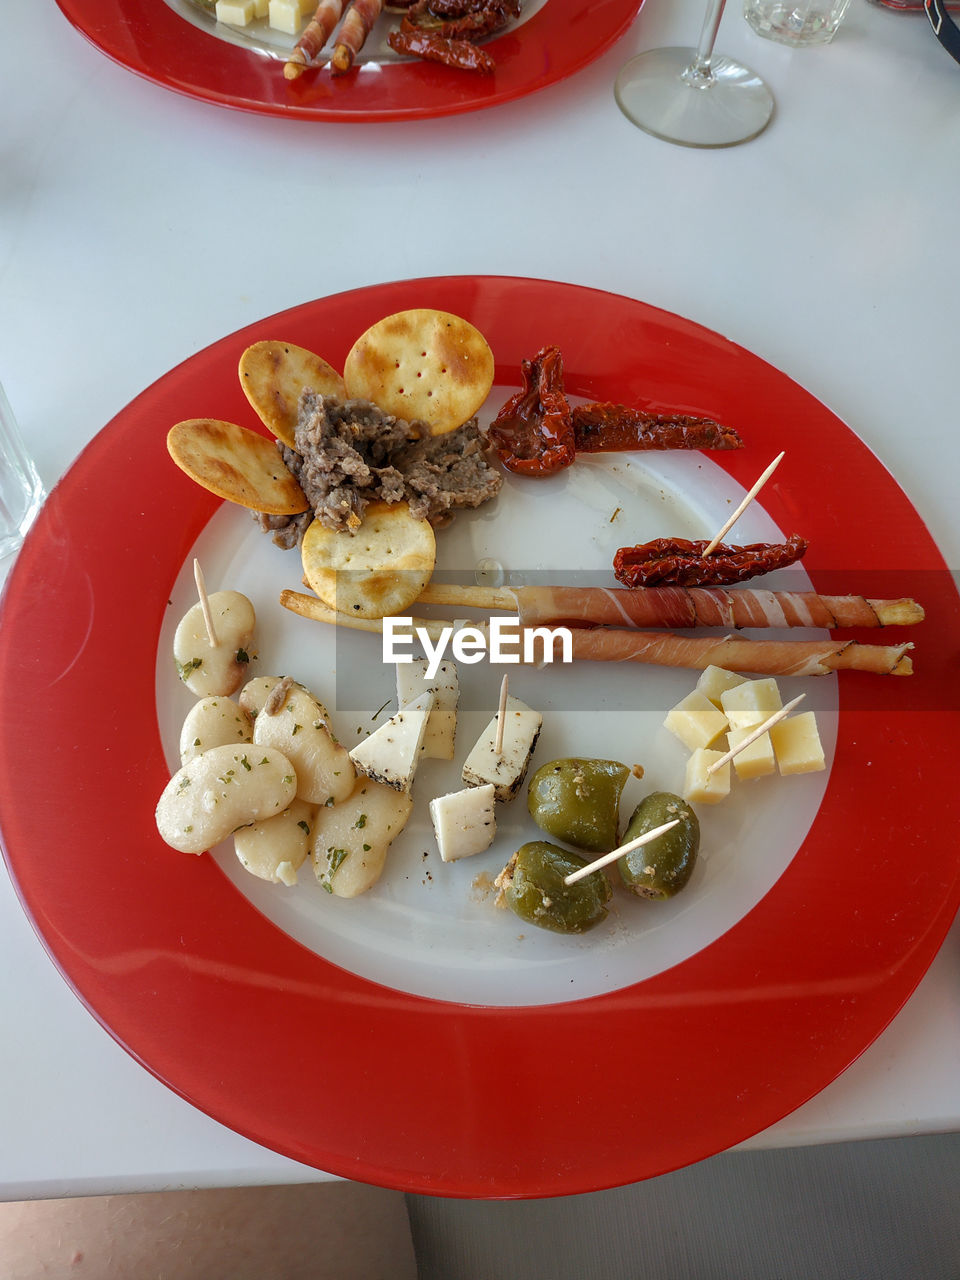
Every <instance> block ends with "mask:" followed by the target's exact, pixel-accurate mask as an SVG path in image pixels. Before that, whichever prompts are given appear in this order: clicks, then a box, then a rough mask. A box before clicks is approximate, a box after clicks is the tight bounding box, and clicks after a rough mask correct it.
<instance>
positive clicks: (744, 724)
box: [720, 676, 783, 729]
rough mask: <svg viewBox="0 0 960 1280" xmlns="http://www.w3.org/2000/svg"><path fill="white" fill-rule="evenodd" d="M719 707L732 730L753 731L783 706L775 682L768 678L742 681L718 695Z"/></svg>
mask: <svg viewBox="0 0 960 1280" xmlns="http://www.w3.org/2000/svg"><path fill="white" fill-rule="evenodd" d="M720 705H721V707H723V711H724V714H725V715H726V717H727V719H728V720H729V721H730V727H731V728H732V729H746V728H749V727H751V726H752V727H753V728H754V729H755V728H756V727H757V725H758V724H760V723H762V721H764V720H766V719H767V717H768V716H772V715H773V713H774V712H775V711H779V710H780V708H781V707H782V706H783V702H782V700H781V698H780V690H779V688H778V687H777V682H776V680H774V679H773V678H772V677H770V676H768V677H766V678H765V679H763V680H744V682H743V684H738V685H736V686H735V687H734V688H732V689H726V690H724V692H723V693H721V695H720Z"/></svg>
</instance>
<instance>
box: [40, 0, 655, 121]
mask: <svg viewBox="0 0 960 1280" xmlns="http://www.w3.org/2000/svg"><path fill="white" fill-rule="evenodd" d="M641 3H642V0H602V2H601V3H599V4H596V5H591V6H590V9H589V11H586V10H583V9H582V8H578V7H577V6H575V5H572V4H570V3H569V0H530V3H529V5H528V7H526V8H525V9H524V11H523V12H522V13H517V14H514V12H513V9H514V7H516V8H519V6H513V5H512V4H511V5H508V6H507V7H506V8H505V9H504V11H503V13H502V14H501V13H500V11H499V9H498V11H497V14H496V15H493V16H495V17H496V22H495V23H492V25H493V26H495V27H496V29H495V30H492V31H491V32H490V33H488V34H486V35H484V36H483V37H482V43H473V41H472V40H466V41H465V40H462V39H460V38H459V37H458V38H457V40H456V44H455V47H454V49H453V50H452V51H451V50H449V49H447V50H446V52H444V50H443V49H440V53H439V54H438V48H439V47H440V46H439V45H438V41H437V39H436V36H437V35H438V34H439V33H438V32H437V31H436V30H432V31H427V30H426V29H424V30H425V34H420V33H419V32H411V31H409V30H408V31H402V30H401V28H402V26H403V23H404V21H405V20H406V19H405V17H404V16H403V15H399V14H397V13H393V14H392V15H391V14H389V13H383V14H381V12H380V10H381V6H380V5H379V4H377V3H375V2H373V3H371V0H361V3H360V6H359V9H358V10H357V12H356V13H355V14H352V13H351V6H350V5H349V4H339V3H338V2H337V0H329V3H328V4H327V6H321V9H322V12H321V13H320V14H319V15H317V14H316V13H315V10H316V6H315V5H312V6H309V8H310V12H309V13H306V12H305V11H304V8H303V7H302V6H297V5H294V4H293V3H292V0H291V3H290V4H289V5H288V8H289V9H290V15H293V13H294V9H296V8H298V7H299V8H300V14H299V17H298V19H297V22H296V23H294V21H293V18H292V16H291V18H290V21H289V22H287V25H288V26H289V28H290V29H289V31H288V32H283V31H279V30H276V29H271V28H270V26H269V23H268V21H267V18H264V17H256V16H251V18H250V20H249V21H248V22H246V24H245V25H242V26H241V25H238V19H244V18H246V17H247V11H246V8H245V7H244V5H243V3H240V4H239V5H236V6H234V9H232V10H230V11H227V10H224V11H223V13H224V17H225V18H230V19H232V20H231V21H218V20H217V16H216V8H215V0H212V3H211V4H206V3H205V2H204V0H159V2H158V3H154V2H153V0H124V2H123V3H122V4H121V3H120V0H58V4H59V7H60V9H61V10H62V12H63V13H64V15H65V16H66V17H67V19H68V20H69V21H70V22H71V23H72V24H73V25H74V26H75V27H76V28H77V29H78V30H79V31H80V32H82V33H83V34H84V35H85V36H86V37H87V38H88V39H89V40H90V41H91V42H92V43H93V44H94V45H95V46H96V47H97V48H98V49H100V50H101V51H102V52H103V53H105V54H106V55H107V56H108V57H110V58H112V59H113V60H114V61H115V62H117V63H119V64H120V65H121V66H124V67H126V68H127V69H128V70H130V71H133V72H135V73H136V74H137V75H140V76H143V77H145V78H146V79H148V80H151V81H153V82H154V83H155V84H158V85H160V86H162V87H164V88H167V89H171V90H173V91H174V92H177V93H182V94H186V95H187V96H189V97H193V98H198V99H200V100H202V101H205V102H211V103H214V104H216V105H219V106H224V107H229V108H233V109H236V110H241V111H251V112H255V113H257V114H264V115H277V116H285V117H290V118H294V119H308V120H323V121H330V122H339V123H347V122H351V121H357V122H364V121H384V120H410V119H422V118H428V117H434V116H443V115H454V114H459V113H461V112H467V111H477V110H482V109H484V108H486V107H491V106H497V105H498V104H500V103H503V102H510V101H512V100H514V99H515V98H520V97H523V96H525V95H527V94H529V93H533V92H536V91H537V90H539V89H543V88H546V87H547V86H549V85H551V84H556V83H557V82H559V81H561V80H563V79H565V78H566V77H567V76H570V75H573V74H575V73H576V72H577V71H579V70H581V69H582V68H583V67H585V66H587V65H588V64H589V63H590V62H592V61H593V60H594V59H595V58H597V57H599V56H600V55H601V54H602V53H603V52H604V51H605V50H606V49H607V48H609V47H610V45H611V44H613V42H614V41H615V40H616V39H618V37H619V36H621V35H622V34H623V33H624V32H625V31H626V30H627V28H628V27H629V26H630V24H631V23H632V22H633V20H634V19H635V17H636V16H637V13H638V12H639V9H640V4H641ZM257 7H258V8H261V9H263V8H265V7H266V6H265V5H263V4H260V5H258V6H257ZM488 8H489V7H488ZM493 8H497V6H496V5H494V6H493ZM334 10H336V15H335V16H334ZM489 16H490V15H488V14H484V20H486V19H487V18H488V17H489ZM318 18H319V20H320V25H318V22H317V21H316V20H315V19H318ZM501 18H502V19H503V25H502V26H501V25H500V20H501ZM348 19H349V21H348ZM277 20H278V21H281V19H280V18H278V19H277ZM301 21H302V23H303V25H302V26H300V25H299V23H300V22H301ZM456 21H460V19H456ZM477 21H478V19H477V17H475V16H471V15H467V22H468V24H470V23H476V22H477ZM430 22H431V23H433V22H434V19H433V18H432V17H431V18H430ZM294 25H296V27H297V29H296V30H294V29H293V28H294ZM409 25H410V24H409V21H408V26H409ZM488 25H489V24H488ZM344 28H346V35H345V36H344V35H343V34H342V31H343V29H344ZM468 34H469V33H468ZM321 35H322V37H323V39H322V41H320V43H319V44H318V43H317V42H318V40H319V39H320V36H321ZM391 36H392V37H393V39H394V44H395V45H397V47H396V48H391V46H390V44H389V43H388V38H389V37H391ZM442 39H443V40H448V39H449V37H446V36H443V37H442ZM398 41H399V44H397V42H398ZM301 42H305V43H304V44H302V46H301V49H300V50H297V46H298V45H301ZM461 45H465V46H466V49H464V48H461ZM304 49H305V50H306V52H305V53H304V52H303V50H304ZM295 50H297V52H296V55H295V56H294V51H295ZM471 50H472V51H473V52H472V53H471V52H470V51H471ZM335 54H336V55H337V57H338V58H339V59H340V64H341V65H342V66H343V70H344V71H345V72H346V74H340V73H338V74H331V71H332V68H333V65H334V64H333V57H334V55H335ZM438 56H442V57H446V59H447V63H451V64H452V65H446V64H445V63H444V62H443V61H436V60H434V59H435V58H436V57H438ZM463 67H468V68H473V69H466V70H464V69H462V68H463ZM285 68H289V69H290V72H289V75H285V74H284V71H285ZM301 72H302V74H300V73H301ZM370 72H375V73H376V74H369V73H370Z"/></svg>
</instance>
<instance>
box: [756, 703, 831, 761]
mask: <svg viewBox="0 0 960 1280" xmlns="http://www.w3.org/2000/svg"><path fill="white" fill-rule="evenodd" d="M770 739H771V741H772V742H773V750H774V752H775V753H776V757H777V766H778V767H779V769H780V772H781V773H782V774H784V775H786V774H790V773H816V772H817V771H818V770H820V769H825V768H826V767H827V762H826V759H825V757H824V754H823V746H822V744H821V742H820V733H819V730H818V729H817V718H816V716H815V715H814V713H813V712H812V711H804V712H803V713H802V714H801V715H798V716H788V717H787V719H786V720H781V721H780V723H779V724H775V725H773V727H772V728H771V730H770Z"/></svg>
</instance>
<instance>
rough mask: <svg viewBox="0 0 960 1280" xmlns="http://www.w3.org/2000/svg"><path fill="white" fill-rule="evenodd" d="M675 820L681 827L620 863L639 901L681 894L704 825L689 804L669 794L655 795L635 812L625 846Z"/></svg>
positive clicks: (625, 857)
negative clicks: (701, 826) (640, 899)
mask: <svg viewBox="0 0 960 1280" xmlns="http://www.w3.org/2000/svg"><path fill="white" fill-rule="evenodd" d="M674 818H678V819H679V821H680V825H679V826H677V827H673V828H671V830H670V831H665V832H664V833H663V835H661V836H657V838H656V839H655V840H651V841H650V843H649V844H644V845H641V846H640V848H639V849H633V850H631V852H630V853H625V854H624V855H623V857H622V858H618V859H617V867H618V869H619V871H620V878H621V879H622V880H623V883H624V884H625V885H626V886H627V888H628V889H629V890H630V891H631V893H635V894H636V895H637V897H638V898H657V899H663V898H672V897H673V895H674V894H675V893H679V892H680V890H681V889H682V888H683V886H684V885H685V884H686V883H687V881H688V880H689V879H690V876H691V875H692V873H693V867H694V864H695V862H696V860H697V851H698V849H699V848H700V823H699V821H698V820H697V815H696V814H695V813H694V812H693V810H692V809H691V808H690V806H689V805H688V804H687V802H686V800H681V798H680V797H679V796H675V795H671V793H670V792H669V791H655V792H654V793H653V795H649V796H647V798H646V800H644V801H642V802H641V803H640V804H638V805H637V807H636V809H634V811H633V816H632V817H631V819H630V823H629V825H628V827H627V830H626V832H625V833H624V837H623V843H624V844H629V843H630V841H631V840H636V838H637V837H638V836H642V835H643V834H644V832H645V831H653V829H654V828H655V827H660V826H663V824H664V823H665V822H672V821H673V819H674Z"/></svg>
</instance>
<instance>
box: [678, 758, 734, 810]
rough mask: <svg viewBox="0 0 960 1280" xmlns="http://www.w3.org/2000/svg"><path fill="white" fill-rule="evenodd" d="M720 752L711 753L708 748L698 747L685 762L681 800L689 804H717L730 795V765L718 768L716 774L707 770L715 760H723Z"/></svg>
mask: <svg viewBox="0 0 960 1280" xmlns="http://www.w3.org/2000/svg"><path fill="white" fill-rule="evenodd" d="M723 755H724V753H723V752H722V751H711V750H710V748H709V747H698V748H697V750H696V751H694V753H693V754H692V755H691V756H690V758H689V760H688V761H687V774H686V777H685V778H684V782H683V798H684V800H689V801H690V803H691V804H717V803H718V802H719V801H720V800H723V799H725V798H726V797H727V796H728V795H729V794H730V764H729V761H728V762H727V764H725V765H723V766H722V767H721V768H719V769H718V770H717V771H716V773H708V772H707V770H708V769H709V768H710V766H711V765H712V764H714V763H715V762H716V761H717V760H721V759H722V758H723Z"/></svg>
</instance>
